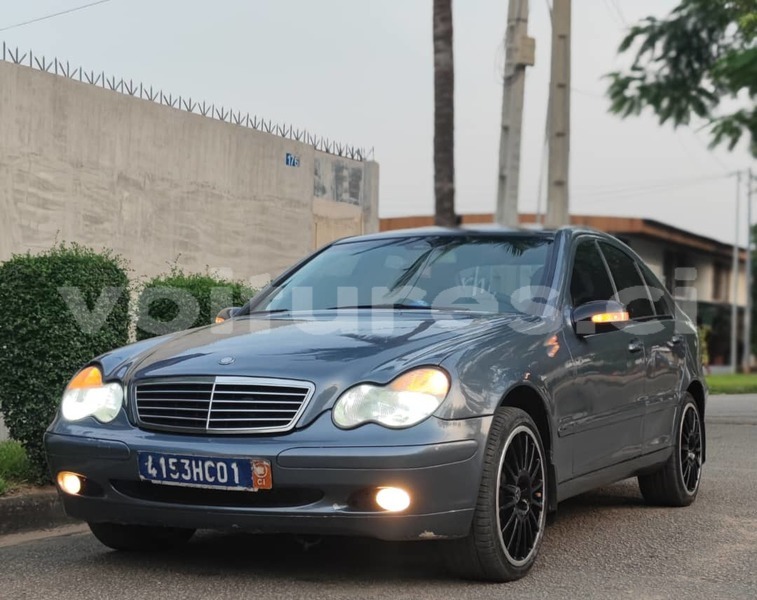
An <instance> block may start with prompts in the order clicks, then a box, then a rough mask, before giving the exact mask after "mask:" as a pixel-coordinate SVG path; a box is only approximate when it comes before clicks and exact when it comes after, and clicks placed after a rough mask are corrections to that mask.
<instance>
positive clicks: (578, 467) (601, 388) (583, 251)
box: [555, 237, 645, 477]
mask: <svg viewBox="0 0 757 600" xmlns="http://www.w3.org/2000/svg"><path fill="white" fill-rule="evenodd" d="M569 285H570V289H569V290H568V292H569V294H568V295H569V304H570V307H571V309H572V308H575V307H577V306H580V305H582V304H585V303H587V302H591V301H596V300H603V301H606V300H613V299H618V298H617V290H616V287H615V284H614V283H613V278H612V277H611V276H610V271H609V270H608V265H607V263H606V261H605V259H604V257H603V255H602V253H601V252H600V249H599V245H598V240H597V239H596V238H594V237H585V238H579V240H578V241H577V243H576V244H575V251H574V258H573V261H572V272H571V276H570V284H569ZM620 301H621V302H622V299H621V300H620ZM634 308H635V307H634ZM565 327H566V330H565V331H564V338H565V339H566V340H567V343H568V349H569V351H570V353H571V356H572V361H573V370H574V373H575V377H574V379H573V381H572V382H570V383H568V384H566V385H564V386H563V387H562V388H561V389H560V391H559V397H558V398H557V399H556V407H555V410H556V412H557V417H558V435H560V436H562V437H564V438H567V439H566V446H567V447H568V448H570V454H571V457H572V468H571V470H570V472H571V476H572V477H576V476H581V475H584V474H587V473H591V472H593V471H597V470H599V469H602V468H604V467H608V466H611V465H613V464H616V463H619V462H622V461H625V460H629V459H632V458H635V457H637V456H639V455H640V453H641V436H642V424H643V416H644V406H643V398H644V379H645V372H644V365H645V353H644V343H643V341H642V340H641V338H640V337H639V336H638V335H636V328H637V327H638V323H636V322H635V321H631V322H630V323H628V325H627V326H626V327H624V328H623V329H617V330H612V331H606V332H603V333H596V334H593V335H588V336H578V335H576V333H575V331H574V330H573V324H572V322H569V323H566V326H565ZM564 466H565V465H563V469H562V473H565V472H566V469H565V468H564Z"/></svg>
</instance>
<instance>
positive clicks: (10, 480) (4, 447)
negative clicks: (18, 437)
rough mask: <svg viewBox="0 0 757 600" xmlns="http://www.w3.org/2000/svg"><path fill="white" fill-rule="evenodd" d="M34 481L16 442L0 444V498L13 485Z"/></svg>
mask: <svg viewBox="0 0 757 600" xmlns="http://www.w3.org/2000/svg"><path fill="white" fill-rule="evenodd" d="M34 479H36V477H35V473H34V471H33V470H32V468H31V465H30V464H29V459H28V458H27V456H26V451H25V450H24V447H23V446H22V445H21V444H19V443H18V442H14V441H9V442H0V496H2V495H3V494H5V493H7V492H9V491H10V490H11V489H13V487H14V486H15V485H18V484H20V483H27V482H31V481H34Z"/></svg>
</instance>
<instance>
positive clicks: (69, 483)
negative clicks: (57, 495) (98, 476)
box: [58, 471, 83, 496]
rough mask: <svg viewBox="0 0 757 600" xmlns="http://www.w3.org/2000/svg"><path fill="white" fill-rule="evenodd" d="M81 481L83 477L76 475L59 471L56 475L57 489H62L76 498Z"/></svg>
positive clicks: (79, 490)
mask: <svg viewBox="0 0 757 600" xmlns="http://www.w3.org/2000/svg"><path fill="white" fill-rule="evenodd" d="M82 479H83V477H82V476H81V475H77V474H76V473H71V472H69V471H61V472H60V473H58V487H60V489H62V490H63V491H64V492H66V493H67V494H71V495H72V496H76V495H77V494H78V493H79V492H81V487H82V486H81V484H82Z"/></svg>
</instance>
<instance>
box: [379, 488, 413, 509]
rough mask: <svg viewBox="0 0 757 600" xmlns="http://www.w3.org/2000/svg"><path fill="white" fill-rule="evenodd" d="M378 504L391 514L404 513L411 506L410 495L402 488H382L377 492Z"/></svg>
mask: <svg viewBox="0 0 757 600" xmlns="http://www.w3.org/2000/svg"><path fill="white" fill-rule="evenodd" d="M376 504H378V505H379V506H380V507H381V508H383V509H384V510H386V511H389V512H402V511H403V510H405V509H406V508H407V507H408V506H410V494H408V493H407V492H406V491H405V490H403V489H400V488H393V487H387V488H381V489H380V490H379V491H378V492H376Z"/></svg>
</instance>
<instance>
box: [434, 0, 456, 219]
mask: <svg viewBox="0 0 757 600" xmlns="http://www.w3.org/2000/svg"><path fill="white" fill-rule="evenodd" d="M453 56H454V55H453V52H452V0H434V193H435V195H436V219H435V222H436V224H437V225H440V226H442V227H455V226H456V225H457V217H456V216H455V93H454V92H455V67H454V61H453Z"/></svg>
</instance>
